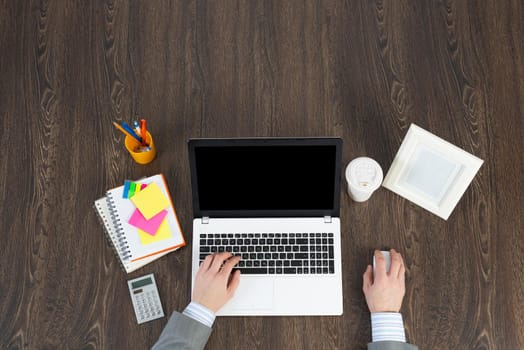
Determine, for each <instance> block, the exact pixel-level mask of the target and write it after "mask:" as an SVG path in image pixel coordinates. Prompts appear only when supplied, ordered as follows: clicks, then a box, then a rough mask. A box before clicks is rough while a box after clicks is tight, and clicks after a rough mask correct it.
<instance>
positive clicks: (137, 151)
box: [124, 131, 156, 164]
mask: <svg viewBox="0 0 524 350" xmlns="http://www.w3.org/2000/svg"><path fill="white" fill-rule="evenodd" d="M124 143H125V145H126V149H127V151H128V152H129V154H130V155H131V157H133V159H134V161H135V162H137V163H138V164H147V163H151V162H152V161H153V159H155V157H156V148H155V143H154V142H153V137H152V136H151V134H150V133H149V131H148V132H147V133H146V144H147V145H148V148H145V147H142V145H141V144H140V142H138V141H137V140H135V139H134V138H132V137H130V136H126V138H125V140H124Z"/></svg>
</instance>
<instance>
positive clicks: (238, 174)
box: [195, 145, 336, 211]
mask: <svg viewBox="0 0 524 350" xmlns="http://www.w3.org/2000/svg"><path fill="white" fill-rule="evenodd" d="M195 159H196V178H197V181H198V199H199V204H200V210H203V211H208V210H211V211H212V210H330V209H333V206H334V196H335V172H336V146H334V145H316V146H312V145H307V146H300V145H298V146H295V145H293V146H268V145H265V146H224V147H196V148H195Z"/></svg>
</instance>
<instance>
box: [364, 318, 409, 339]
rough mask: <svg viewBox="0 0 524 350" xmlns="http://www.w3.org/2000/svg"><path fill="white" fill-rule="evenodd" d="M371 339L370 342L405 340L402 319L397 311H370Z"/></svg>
mask: <svg viewBox="0 0 524 350" xmlns="http://www.w3.org/2000/svg"><path fill="white" fill-rule="evenodd" d="M371 339H372V342H373V343H375V342H379V341H398V342H402V343H405V342H406V333H405V331H404V321H403V320H402V315H401V314H400V313H397V312H373V313H371Z"/></svg>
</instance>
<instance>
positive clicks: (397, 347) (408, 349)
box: [368, 341, 418, 350]
mask: <svg viewBox="0 0 524 350" xmlns="http://www.w3.org/2000/svg"><path fill="white" fill-rule="evenodd" d="M368 350H418V347H416V346H415V345H411V344H408V343H402V342H398V341H378V342H375V343H369V344H368Z"/></svg>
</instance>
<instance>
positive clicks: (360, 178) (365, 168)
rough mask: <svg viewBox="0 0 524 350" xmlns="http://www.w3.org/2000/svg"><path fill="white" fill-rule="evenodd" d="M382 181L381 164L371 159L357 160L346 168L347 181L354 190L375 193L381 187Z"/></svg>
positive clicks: (361, 158) (359, 158) (360, 158)
mask: <svg viewBox="0 0 524 350" xmlns="http://www.w3.org/2000/svg"><path fill="white" fill-rule="evenodd" d="M382 179H383V173H382V168H381V167H380V164H378V163H377V162H376V161H375V160H374V159H371V158H369V157H358V158H355V159H353V160H352V161H351V162H350V163H349V164H348V166H347V167H346V180H347V181H348V183H349V185H350V186H351V187H353V188H354V189H357V190H361V191H364V192H367V191H374V190H376V189H377V188H379V187H380V185H381V184H382Z"/></svg>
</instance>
